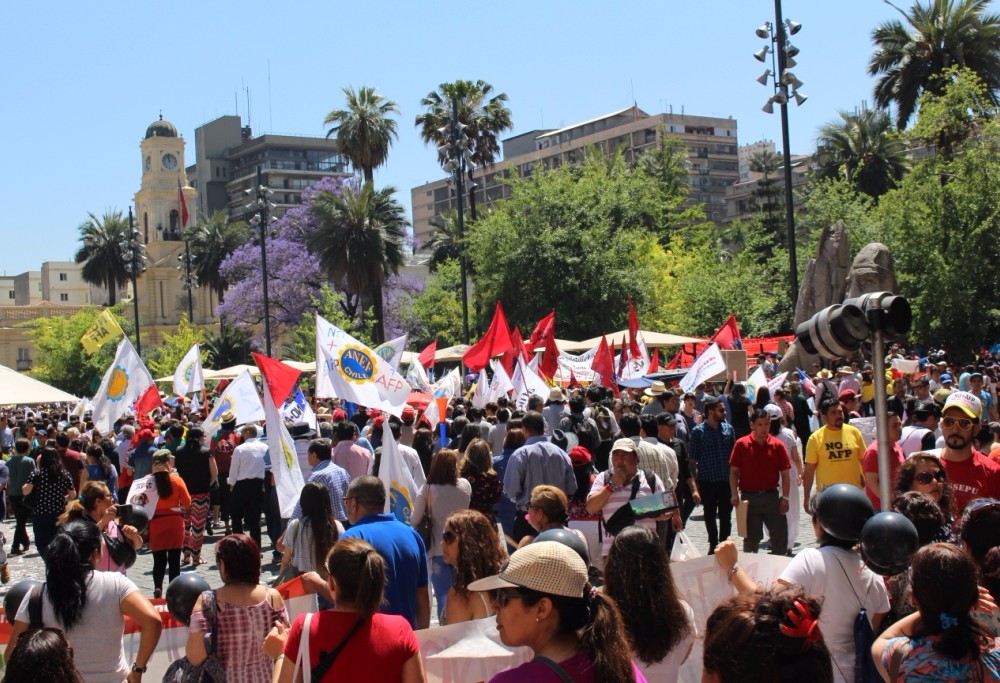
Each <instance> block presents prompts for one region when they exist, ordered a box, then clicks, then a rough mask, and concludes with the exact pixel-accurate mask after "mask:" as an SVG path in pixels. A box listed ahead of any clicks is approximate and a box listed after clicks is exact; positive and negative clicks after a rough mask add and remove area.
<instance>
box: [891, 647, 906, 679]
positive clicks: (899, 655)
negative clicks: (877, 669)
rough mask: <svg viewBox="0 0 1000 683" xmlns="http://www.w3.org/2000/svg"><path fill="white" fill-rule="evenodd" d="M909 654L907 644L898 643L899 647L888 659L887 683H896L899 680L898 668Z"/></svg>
mask: <svg viewBox="0 0 1000 683" xmlns="http://www.w3.org/2000/svg"><path fill="white" fill-rule="evenodd" d="M908 654H910V645H909V643H900V644H899V646H898V647H897V648H896V649H894V650H893V651H892V657H891V658H890V659H889V683H896V681H897V680H898V679H899V667H900V666H902V664H903V659H905V658H906V655H908Z"/></svg>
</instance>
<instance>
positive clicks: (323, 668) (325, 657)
mask: <svg viewBox="0 0 1000 683" xmlns="http://www.w3.org/2000/svg"><path fill="white" fill-rule="evenodd" d="M366 621H368V617H361V618H359V619H358V620H357V621H356V622H354V626H352V627H351V630H350V631H348V632H347V635H345V636H344V639H343V640H341V641H340V643H339V644H338V645H337V647H335V648H333V649H332V650H330V651H329V652H321V653H320V655H319V664H317V665H316V666H315V667H314V668H313V670H312V681H313V683H319V681H322V680H323V677H324V676H326V673H327V672H328V671H329V670H330V667H331V666H333V661H334V660H335V659H336V658H337V655H339V654H340V651H341V650H343V649H344V647H345V646H346V645H347V641H349V640H350V639H351V638H352V637H353V636H354V634H355V633H357V632H358V629H360V628H361V627H362V625H364V623H365V622H366Z"/></svg>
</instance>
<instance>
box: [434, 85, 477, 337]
mask: <svg viewBox="0 0 1000 683" xmlns="http://www.w3.org/2000/svg"><path fill="white" fill-rule="evenodd" d="M466 127H467V126H466V125H465V124H464V123H461V122H460V121H459V120H458V97H454V98H452V101H451V121H450V122H449V124H448V126H446V127H445V128H441V129H440V130H441V132H443V133H448V142H447V143H445V144H444V145H442V146H441V148H440V149H441V151H442V152H444V153H445V155H446V157H447V161H445V163H444V165H443V168H444V170H445V171H448V172H450V173H452V174H454V179H455V193H456V194H457V195H458V225H457V229H458V234H457V239H458V264H459V269H460V271H461V278H462V341H463V342H464V343H465V344H468V343H469V272H468V263H467V261H466V258H465V173H466V171H467V170H468V164H469V163H471V157H472V150H471V149H470V147H471V145H470V142H469V136H468V135H467V134H466V133H465V129H466Z"/></svg>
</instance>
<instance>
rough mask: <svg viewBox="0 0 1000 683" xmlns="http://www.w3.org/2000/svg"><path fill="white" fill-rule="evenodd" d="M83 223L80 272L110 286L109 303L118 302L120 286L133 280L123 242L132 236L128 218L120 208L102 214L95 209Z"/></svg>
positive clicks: (87, 280) (79, 253) (90, 279)
mask: <svg viewBox="0 0 1000 683" xmlns="http://www.w3.org/2000/svg"><path fill="white" fill-rule="evenodd" d="M87 216H88V218H87V220H85V221H84V222H83V223H82V224H81V225H80V241H81V242H83V246H81V247H80V248H79V249H78V250H77V252H76V257H75V260H76V262H77V263H82V264H83V268H82V269H81V271H80V274H81V275H82V276H83V279H84V280H85V281H86V282H89V283H90V284H93V285H99V286H104V287H107V288H108V305H109V306H114V305H115V298H116V294H117V293H118V289H119V288H120V287H122V286H124V285H125V284H127V283H128V281H129V272H128V269H127V268H126V264H125V250H124V249H123V248H122V242H124V241H125V240H126V239H128V232H129V227H130V226H129V224H128V219H127V218H125V216H124V215H123V214H122V212H121V211H120V210H118V209H105V211H104V215H103V216H101V217H100V218H98V217H97V216H95V215H94V214H92V213H88V214H87Z"/></svg>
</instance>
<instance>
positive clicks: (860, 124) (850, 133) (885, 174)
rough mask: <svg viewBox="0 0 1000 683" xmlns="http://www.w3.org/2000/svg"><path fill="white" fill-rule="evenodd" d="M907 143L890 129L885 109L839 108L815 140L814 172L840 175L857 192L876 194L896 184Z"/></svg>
mask: <svg viewBox="0 0 1000 683" xmlns="http://www.w3.org/2000/svg"><path fill="white" fill-rule="evenodd" d="M906 154H907V147H906V143H905V142H903V140H902V139H901V138H900V137H899V135H898V134H897V133H896V131H894V130H893V129H892V121H891V119H890V118H889V114H888V112H886V111H884V110H883V111H879V110H874V109H862V110H861V112H860V113H856V114H850V113H848V112H845V111H842V112H840V121H833V122H831V123H827V124H826V125H824V126H823V127H822V128H820V130H819V137H818V138H817V141H816V157H815V161H816V174H817V176H818V177H819V178H843V179H845V180H847V181H848V182H849V183H851V185H853V186H854V189H856V190H857V191H858V192H863V193H864V194H867V195H868V196H870V197H874V198H876V199H877V198H878V197H881V196H882V195H883V194H885V193H886V192H888V191H889V190H891V189H892V188H893V187H895V186H896V182H897V181H898V180H899V179H900V178H902V177H903V174H904V173H905V172H906V168H907V156H906Z"/></svg>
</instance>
